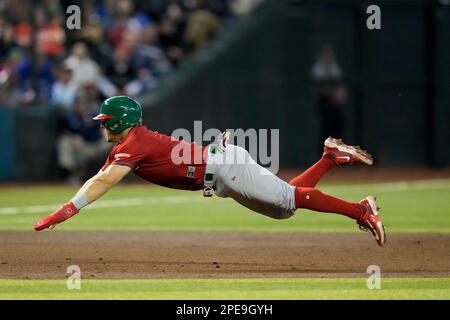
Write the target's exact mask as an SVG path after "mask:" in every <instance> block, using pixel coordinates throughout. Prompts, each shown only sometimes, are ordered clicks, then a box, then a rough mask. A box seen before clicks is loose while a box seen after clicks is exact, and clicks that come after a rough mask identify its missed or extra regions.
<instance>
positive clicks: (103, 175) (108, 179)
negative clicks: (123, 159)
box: [34, 165, 131, 231]
mask: <svg viewBox="0 0 450 320" xmlns="http://www.w3.org/2000/svg"><path fill="white" fill-rule="evenodd" d="M130 170H131V168H130V167H128V166H121V165H110V166H108V167H107V168H106V169H105V170H101V171H99V172H98V173H97V174H96V175H95V176H93V177H92V178H90V179H89V180H88V181H86V183H85V184H84V185H83V186H82V187H81V189H80V190H79V191H78V192H77V194H76V195H75V196H74V197H73V198H72V199H71V200H70V201H69V202H67V203H66V204H65V205H63V206H62V207H61V208H60V209H58V210H56V211H55V212H53V213H52V214H50V215H49V216H47V217H45V218H43V219H42V220H40V221H38V222H37V223H36V224H35V225H34V230H36V231H39V230H43V229H46V228H49V227H52V226H54V225H56V224H58V223H61V222H63V221H65V220H67V219H69V218H70V217H72V216H74V215H75V214H77V213H78V212H79V211H80V209H81V208H83V207H85V206H87V205H88V204H89V203H91V202H94V201H95V200H97V199H98V198H100V197H101V196H102V195H104V194H105V193H106V192H107V191H108V190H109V189H111V188H112V187H113V186H115V185H116V184H117V183H119V181H120V180H122V178H123V177H125V176H126V175H127V174H128V173H129V172H130Z"/></svg>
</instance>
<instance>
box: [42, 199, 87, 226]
mask: <svg viewBox="0 0 450 320" xmlns="http://www.w3.org/2000/svg"><path fill="white" fill-rule="evenodd" d="M78 212H79V210H78V209H77V208H76V207H75V206H74V204H73V203H72V201H70V202H67V203H66V204H65V205H63V206H62V207H61V208H60V209H58V210H56V211H55V212H53V213H52V214H51V215H49V216H47V217H45V218H44V219H42V220H39V221H38V222H37V223H36V224H35V225H34V230H36V231H40V230H43V229H46V228H50V227H51V226H54V225H56V224H58V223H61V222H63V221H65V220H67V219H69V218H70V217H72V216H74V215H76V214H77V213H78Z"/></svg>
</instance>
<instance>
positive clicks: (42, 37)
mask: <svg viewBox="0 0 450 320" xmlns="http://www.w3.org/2000/svg"><path fill="white" fill-rule="evenodd" d="M62 21H63V19H62V16H61V15H55V16H53V17H51V19H50V22H49V23H47V24H46V25H45V26H43V27H42V28H40V29H39V31H38V33H37V47H38V50H39V51H40V52H42V53H43V54H45V55H47V56H50V57H59V56H61V55H62V54H63V53H64V50H65V48H64V41H65V38H66V35H65V33H64V30H63V29H62V28H61V24H62Z"/></svg>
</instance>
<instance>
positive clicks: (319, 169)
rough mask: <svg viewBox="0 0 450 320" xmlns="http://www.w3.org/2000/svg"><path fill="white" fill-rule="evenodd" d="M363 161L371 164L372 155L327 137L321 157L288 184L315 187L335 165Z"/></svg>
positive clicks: (339, 140)
mask: <svg viewBox="0 0 450 320" xmlns="http://www.w3.org/2000/svg"><path fill="white" fill-rule="evenodd" d="M352 163H364V164H368V165H372V163H373V160H372V156H371V155H370V154H369V153H367V151H365V150H362V149H361V148H360V147H359V146H349V145H346V144H345V143H344V142H343V141H342V140H341V139H334V138H332V137H329V138H328V139H326V140H325V142H324V150H323V155H322V158H321V159H320V160H319V161H318V162H316V163H315V164H314V165H313V166H312V167H310V168H309V169H307V170H306V171H305V172H303V173H302V174H300V175H299V176H297V177H295V178H293V179H292V180H291V181H290V182H289V184H290V185H293V186H296V187H311V188H312V187H315V186H316V185H317V183H318V182H319V180H320V179H321V178H322V177H323V176H324V175H325V174H326V173H327V172H328V171H330V170H331V169H332V168H333V167H334V166H335V165H339V166H341V165H348V164H352Z"/></svg>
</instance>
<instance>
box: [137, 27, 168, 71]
mask: <svg viewBox="0 0 450 320" xmlns="http://www.w3.org/2000/svg"><path fill="white" fill-rule="evenodd" d="M133 60H134V65H135V68H136V70H139V69H142V68H146V69H149V70H151V71H152V72H153V73H154V74H155V75H157V76H161V75H164V74H166V73H167V72H169V71H170V69H171V65H170V62H169V60H168V59H167V57H166V54H165V52H164V51H163V49H162V48H161V47H160V45H159V43H158V30H157V29H156V27H155V26H154V25H148V26H147V27H145V28H144V30H143V32H142V36H141V39H140V42H139V43H138V44H137V46H136V50H135V55H134V59H133Z"/></svg>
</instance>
